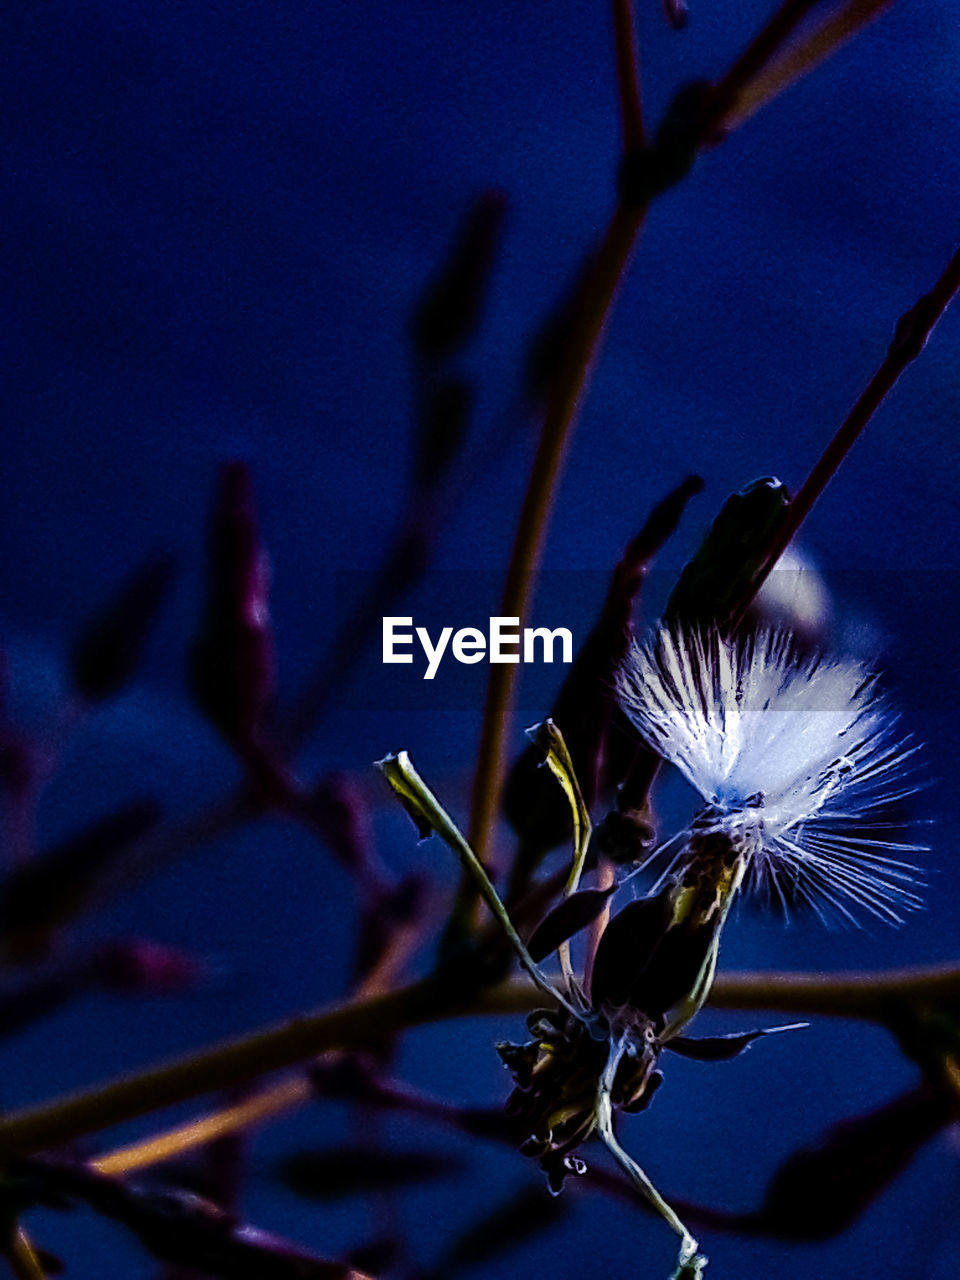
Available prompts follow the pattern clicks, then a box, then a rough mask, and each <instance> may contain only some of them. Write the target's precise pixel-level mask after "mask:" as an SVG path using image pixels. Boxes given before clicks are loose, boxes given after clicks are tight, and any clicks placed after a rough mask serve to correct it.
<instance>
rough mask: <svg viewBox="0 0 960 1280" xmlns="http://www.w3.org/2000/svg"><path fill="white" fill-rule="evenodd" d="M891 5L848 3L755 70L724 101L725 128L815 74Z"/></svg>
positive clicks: (866, 0)
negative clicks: (804, 78) (725, 102)
mask: <svg viewBox="0 0 960 1280" xmlns="http://www.w3.org/2000/svg"><path fill="white" fill-rule="evenodd" d="M893 3H894V0H851V2H850V3H848V4H846V5H844V7H843V8H842V9H841V10H840V11H839V12H837V13H834V14H831V15H830V17H828V18H827V19H826V20H825V21H824V22H823V23H822V24H821V25H820V26H819V27H816V28H815V29H814V30H813V31H811V32H810V34H809V35H808V36H806V37H805V38H804V39H802V40H798V41H797V42H796V43H795V44H794V45H792V46H790V47H789V48H786V49H784V50H783V52H782V53H780V55H779V56H778V57H776V58H770V59H769V60H768V62H767V65H766V66H763V67H758V68H757V69H756V71H755V72H754V75H753V76H752V77H751V78H750V79H748V80H743V81H741V83H740V84H739V85H738V86H737V87H736V92H735V93H733V94H731V95H729V96H728V97H727V99H726V101H727V104H728V106H727V110H726V112H725V114H724V117H723V125H724V128H726V129H735V128H739V126H740V125H742V124H743V123H744V122H745V121H746V120H748V119H749V118H750V117H751V116H752V115H755V114H756V112H758V111H759V110H760V108H761V107H763V106H766V104H767V103H768V102H771V101H772V100H773V99H774V98H778V97H779V96H780V95H781V94H782V93H784V92H785V91H786V90H787V89H789V88H790V86H791V85H793V84H795V83H796V81H797V80H800V79H802V78H803V77H804V76H807V75H809V74H810V72H812V71H815V70H816V69H817V67H819V66H820V64H821V63H822V62H825V61H826V60H827V58H830V57H832V55H833V54H834V53H836V52H837V50H838V49H840V48H841V46H842V45H844V44H846V43H847V41H848V40H851V39H852V38H853V37H854V36H855V35H857V34H859V32H860V31H861V30H862V29H863V28H864V27H865V26H867V24H868V23H870V22H873V21H874V20H875V19H876V18H879V17H880V16H881V15H882V14H883V13H884V12H885V11H886V10H887V9H889V8H891V6H892V5H893ZM807 7H808V8H809V7H810V6H809V5H808V6H807Z"/></svg>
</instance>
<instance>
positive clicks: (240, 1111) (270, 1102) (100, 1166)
mask: <svg viewBox="0 0 960 1280" xmlns="http://www.w3.org/2000/svg"><path fill="white" fill-rule="evenodd" d="M313 1096H314V1090H313V1086H312V1085H311V1083H310V1081H309V1079H308V1078H307V1076H305V1075H300V1076H292V1077H288V1078H287V1079H285V1080H282V1081H280V1082H279V1083H278V1084H275V1085H271V1086H270V1087H269V1088H268V1089H262V1090H260V1091H259V1092H258V1093H255V1094H253V1095H252V1096H251V1097H249V1098H245V1099H244V1101H243V1102H239V1103H237V1104H236V1105H234V1106H231V1107H223V1108H222V1109H221V1110H219V1111H211V1112H209V1113H208V1114H207V1115H204V1116H198V1117H197V1118H196V1119H195V1120H190V1121H188V1123H186V1124H181V1125H177V1126H176V1128H173V1129H168V1130H166V1131H165V1132H164V1133H158V1134H153V1135H151V1136H150V1137H149V1138H145V1139H144V1140H143V1141H142V1142H133V1143H131V1144H130V1145H129V1146H125V1147H118V1148H116V1150H114V1151H107V1152H104V1154H103V1155H101V1156H96V1157H95V1158H94V1159H93V1160H90V1161H88V1164H89V1165H90V1167H91V1168H92V1169H96V1170H98V1172H100V1173H108V1174H111V1175H113V1176H118V1175H123V1174H127V1173H132V1172H133V1171H134V1170H136V1169H145V1168H147V1167H148V1166H150V1165H154V1164H160V1163H162V1162H163V1161H164V1160H172V1159H173V1158H174V1157H175V1156H180V1155H183V1154H184V1152H186V1151H193V1150H195V1149H196V1148H197V1147H203V1146H206V1145H207V1143H208V1142H215V1141H216V1140H217V1139H218V1138H223V1137H225V1136H226V1135H227V1134H230V1133H237V1132H239V1131H241V1130H247V1129H250V1128H251V1127H252V1126H253V1125H257V1124H265V1123H266V1121H268V1120H272V1119H273V1118H274V1117H275V1116H278V1115H282V1114H283V1113H284V1112H286V1111H292V1110H293V1109H294V1108H295V1107H298V1106H300V1105H301V1104H302V1103H305V1102H309V1101H310V1099H311V1098H312V1097H313Z"/></svg>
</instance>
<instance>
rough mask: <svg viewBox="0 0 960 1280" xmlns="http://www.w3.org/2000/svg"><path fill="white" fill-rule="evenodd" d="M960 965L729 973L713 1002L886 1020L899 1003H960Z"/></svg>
mask: <svg viewBox="0 0 960 1280" xmlns="http://www.w3.org/2000/svg"><path fill="white" fill-rule="evenodd" d="M958 1001H960V965H956V964H944V965H930V966H921V967H918V968H915V969H894V970H890V971H889V972H886V973H884V972H882V971H881V972H877V973H833V974H829V975H824V974H820V973H727V974H723V975H720V976H719V977H718V978H717V979H716V981H715V983H714V986H713V991H712V992H711V995H710V1004H711V1005H713V1006H714V1007H716V1008H721V1009H774V1010H778V1011H780V1012H783V1013H794V1012H796V1013H809V1014H820V1015H823V1016H826V1017H837V1018H862V1019H866V1020H869V1021H874V1022H885V1021H886V1019H887V1017H888V1015H889V1013H890V1010H891V1008H892V1007H895V1006H896V1005H898V1004H904V1003H913V1004H929V1005H936V1004H956V1003H957V1002H958Z"/></svg>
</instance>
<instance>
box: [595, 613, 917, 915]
mask: <svg viewBox="0 0 960 1280" xmlns="http://www.w3.org/2000/svg"><path fill="white" fill-rule="evenodd" d="M617 693H618V696H619V699H620V703H621V705H622V707H623V709H624V711H625V712H626V714H627V716H628V717H629V718H630V720H631V721H632V722H633V724H634V725H635V726H636V728H637V730H638V731H639V733H640V735H641V737H643V738H644V740H645V741H646V742H647V743H648V744H649V745H650V746H651V747H652V748H653V749H654V751H656V752H657V754H658V755H661V756H663V757H664V758H665V759H666V760H669V761H670V762H671V763H672V764H673V765H675V766H676V768H677V769H679V770H680V772H681V773H682V774H683V776H684V777H685V778H686V779H687V781H688V782H689V783H690V785H691V786H692V787H693V788H694V789H695V790H696V791H697V792H698V793H699V794H700V796H701V797H702V798H703V800H704V801H705V808H704V809H703V810H702V812H701V813H700V814H699V815H698V818H697V819H696V820H695V822H694V827H695V828H696V830H698V831H701V832H702V831H705V830H711V829H713V830H717V831H723V832H726V833H728V834H729V836H730V838H731V840H732V841H734V842H735V843H736V844H737V846H738V848H739V849H740V850H741V851H742V855H743V857H744V858H745V860H746V869H745V876H744V885H745V888H747V889H748V890H749V889H751V888H752V889H761V890H763V891H764V892H765V893H766V894H767V895H768V896H769V897H770V898H772V899H775V900H776V901H778V902H779V903H780V904H781V906H782V907H783V908H784V910H785V911H786V910H788V908H789V907H790V906H794V905H807V906H810V907H812V908H813V910H815V911H816V912H817V914H818V915H820V916H821V917H823V918H824V919H827V918H830V917H833V918H837V917H842V918H844V919H846V920H848V921H853V922H855V919H856V917H855V911H856V909H857V908H859V909H860V911H861V912H862V911H866V912H868V913H870V914H872V915H874V916H878V917H880V918H881V919H885V920H888V921H891V922H893V923H899V921H900V919H901V913H902V912H903V911H904V910H909V909H911V908H915V907H918V906H920V905H921V903H920V898H919V897H918V895H917V893H916V891H915V890H916V888H917V887H919V885H920V884H921V880H920V877H919V874H918V871H917V868H916V867H915V866H914V865H913V863H912V862H911V861H910V857H911V855H913V854H916V853H918V852H921V851H922V850H923V849H924V848H925V847H926V846H924V845H921V844H913V843H904V842H903V841H902V840H898V838H897V837H898V833H899V829H900V828H901V827H902V822H901V820H900V815H899V813H898V812H897V807H898V806H899V804H900V802H901V801H903V800H904V799H905V798H906V797H907V796H909V795H911V794H913V792H915V791H916V790H917V786H916V783H915V781H912V780H911V777H910V773H911V769H910V764H909V763H908V762H909V761H910V758H911V757H912V756H913V754H914V752H915V751H916V750H917V747H916V745H915V744H914V743H912V742H911V741H910V740H909V739H907V738H904V737H902V736H900V735H899V734H898V732H897V730H896V717H895V716H894V715H893V714H892V713H891V712H890V711H889V709H888V708H887V707H886V706H885V704H884V702H883V700H882V699H881V698H880V697H879V695H878V694H877V692H876V687H875V677H874V676H873V675H871V673H870V672H869V671H868V670H867V669H866V668H865V667H863V666H862V665H861V664H860V663H858V662H855V661H849V660H844V659H835V658H829V659H828V658H824V657H820V656H813V657H808V656H799V655H798V654H797V653H796V651H795V648H794V645H793V642H792V639H791V637H790V635H789V634H787V633H784V632H770V631H768V632H761V633H759V634H758V635H754V636H750V637H747V638H744V639H737V640H733V641H725V640H722V639H721V638H720V637H719V636H718V635H717V634H716V633H715V632H713V633H708V634H707V635H705V636H703V635H699V634H696V633H685V632H674V631H672V630H668V629H664V630H661V631H659V632H658V633H656V634H655V635H653V636H652V637H650V638H649V639H648V640H647V641H646V642H644V643H642V644H637V645H635V646H634V647H633V649H632V651H631V653H630V655H629V656H628V658H627V660H626V662H625V663H624V665H623V667H622V669H621V671H620V672H619V675H618V679H617ZM688 834H689V833H684V837H685V836H686V835H688ZM888 836H889V838H887V837H888ZM678 844H679V845H680V852H679V853H677V854H676V856H675V857H674V859H673V861H672V862H671V863H670V866H669V867H668V868H667V872H665V873H664V874H665V875H666V874H668V873H673V872H676V871H678V870H681V869H683V868H685V867H686V866H688V865H689V864H690V862H691V861H692V857H693V855H692V854H691V852H690V844H689V842H688V841H687V840H686V839H685V838H683V839H681V837H678V838H677V840H674V841H672V842H671V845H672V846H673V847H676V846H677V845H678Z"/></svg>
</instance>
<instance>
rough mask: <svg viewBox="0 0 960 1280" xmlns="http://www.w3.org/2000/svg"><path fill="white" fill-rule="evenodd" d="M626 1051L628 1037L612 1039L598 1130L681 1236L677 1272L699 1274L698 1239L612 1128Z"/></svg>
mask: <svg viewBox="0 0 960 1280" xmlns="http://www.w3.org/2000/svg"><path fill="white" fill-rule="evenodd" d="M625 1050H626V1038H625V1037H624V1038H623V1039H621V1040H620V1041H611V1044H610V1050H609V1053H608V1055H607V1065H606V1067H605V1068H604V1072H603V1075H602V1077H601V1078H600V1084H599V1086H598V1088H597V1110H596V1119H597V1133H598V1134H599V1135H600V1138H601V1140H602V1142H603V1144H604V1146H606V1148H607V1150H608V1151H609V1152H610V1154H611V1155H612V1156H613V1158H614V1160H616V1162H617V1164H618V1165H619V1166H620V1168H621V1169H622V1170H623V1171H624V1173H625V1174H626V1175H627V1177H628V1178H629V1179H630V1181H631V1183H632V1184H633V1185H634V1187H635V1188H636V1189H637V1191H639V1192H640V1194H641V1195H642V1196H643V1198H644V1200H646V1201H647V1203H648V1204H649V1205H651V1206H652V1207H653V1208H654V1209H655V1210H656V1211H657V1213H659V1214H660V1216H661V1218H663V1220H664V1221H665V1222H666V1223H668V1224H669V1226H670V1227H671V1228H672V1229H673V1230H674V1231H675V1232H676V1233H677V1235H678V1236H679V1237H680V1257H679V1266H678V1273H680V1272H683V1273H685V1274H687V1275H691V1276H699V1275H700V1273H701V1271H702V1269H703V1267H704V1266H706V1262H707V1260H706V1258H703V1257H698V1255H697V1249H698V1245H697V1241H696V1239H695V1238H694V1237H693V1236H692V1235H691V1234H690V1232H689V1231H688V1230H687V1228H686V1226H685V1225H684V1223H683V1222H682V1221H681V1219H680V1218H679V1216H678V1215H677V1214H676V1213H675V1212H674V1210H673V1209H672V1208H671V1207H670V1205H669V1204H668V1203H667V1201H666V1200H664V1198H663V1196H662V1195H661V1194H660V1192H659V1191H658V1190H657V1188H656V1187H655V1186H654V1185H653V1183H652V1182H651V1181H650V1179H649V1177H648V1176H647V1174H646V1173H644V1171H643V1170H642V1169H641V1168H640V1166H639V1165H638V1164H637V1162H636V1160H634V1158H633V1156H631V1155H630V1154H629V1152H627V1151H626V1150H624V1148H623V1147H622V1146H621V1145H620V1143H619V1142H618V1141H617V1135H616V1133H615V1132H614V1127H613V1104H612V1095H613V1085H614V1081H615V1080H616V1076H617V1068H618V1067H619V1066H620V1061H621V1059H622V1058H623V1055H624V1052H625Z"/></svg>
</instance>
